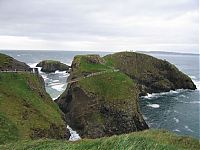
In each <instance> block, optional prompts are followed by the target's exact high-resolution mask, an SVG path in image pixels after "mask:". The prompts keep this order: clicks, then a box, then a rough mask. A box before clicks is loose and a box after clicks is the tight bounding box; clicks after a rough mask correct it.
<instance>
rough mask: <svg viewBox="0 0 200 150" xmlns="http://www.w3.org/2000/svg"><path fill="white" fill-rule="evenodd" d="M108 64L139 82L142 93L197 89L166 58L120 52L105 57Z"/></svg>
mask: <svg viewBox="0 0 200 150" xmlns="http://www.w3.org/2000/svg"><path fill="white" fill-rule="evenodd" d="M104 59H105V60H106V61H107V64H108V65H110V66H113V67H115V68H117V69H119V70H120V71H122V72H124V73H125V74H127V75H128V76H129V77H130V78H132V79H133V80H134V81H135V82H137V83H138V84H139V87H140V91H141V93H140V95H146V93H153V92H154V93H158V92H168V91H170V90H175V89H191V90H194V89H196V86H195V84H194V83H193V82H192V80H191V79H190V78H189V77H188V76H187V75H185V74H184V73H182V72H181V71H179V70H178V69H177V68H176V67H175V66H174V65H173V64H170V63H169V62H167V61H166V60H161V59H157V58H155V57H152V56H149V55H146V54H141V53H134V52H120V53H115V54H111V55H107V56H105V57H104Z"/></svg>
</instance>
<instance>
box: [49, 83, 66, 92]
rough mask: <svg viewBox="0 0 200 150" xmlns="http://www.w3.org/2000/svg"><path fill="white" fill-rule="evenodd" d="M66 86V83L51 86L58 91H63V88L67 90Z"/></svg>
mask: <svg viewBox="0 0 200 150" xmlns="http://www.w3.org/2000/svg"><path fill="white" fill-rule="evenodd" d="M64 86H65V84H56V85H53V86H51V88H52V89H55V90H57V91H59V92H60V91H63V90H65V89H64V88H63V87H64Z"/></svg>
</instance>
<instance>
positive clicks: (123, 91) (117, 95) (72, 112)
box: [56, 55, 148, 138]
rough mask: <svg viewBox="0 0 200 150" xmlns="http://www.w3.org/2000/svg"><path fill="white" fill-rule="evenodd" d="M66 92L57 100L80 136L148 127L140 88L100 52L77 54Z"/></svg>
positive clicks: (138, 129)
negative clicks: (140, 105)
mask: <svg viewBox="0 0 200 150" xmlns="http://www.w3.org/2000/svg"><path fill="white" fill-rule="evenodd" d="M77 78H78V79H79V80H78V81H77V82H74V83H71V84H68V87H67V89H66V91H65V92H64V93H63V94H62V95H61V96H60V97H59V98H58V99H57V100H56V102H57V103H58V105H59V107H60V108H61V110H62V111H63V112H64V113H65V114H66V120H67V122H68V124H69V125H70V126H71V127H72V128H73V129H75V130H76V131H77V132H78V133H79V134H80V135H81V137H86V138H97V137H103V136H111V135H114V134H123V133H130V132H133V131H140V130H144V129H147V128H148V126H147V124H146V123H145V121H144V119H143V117H142V114H141V112H140V109H139V104H138V97H139V90H138V88H137V85H136V84H135V83H134V82H133V80H131V79H130V78H129V77H128V76H127V75H125V74H124V73H121V72H119V71H117V70H115V69H114V68H113V67H109V66H107V65H106V64H105V60H104V59H103V58H101V57H100V56H98V55H82V56H76V57H75V58H74V60H73V62H72V71H71V74H70V79H71V80H72V79H77Z"/></svg>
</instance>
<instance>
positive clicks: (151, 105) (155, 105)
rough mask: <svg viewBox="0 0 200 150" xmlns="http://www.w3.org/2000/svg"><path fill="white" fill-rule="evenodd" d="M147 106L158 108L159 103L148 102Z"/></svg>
mask: <svg viewBox="0 0 200 150" xmlns="http://www.w3.org/2000/svg"><path fill="white" fill-rule="evenodd" d="M147 106H149V107H153V108H159V107H160V105H158V104H148V105H147Z"/></svg>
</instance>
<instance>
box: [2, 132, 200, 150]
mask: <svg viewBox="0 0 200 150" xmlns="http://www.w3.org/2000/svg"><path fill="white" fill-rule="evenodd" d="M0 149H8V150H9V149H10V150H12V149H15V150H21V149H28V150H43V149H48V150H54V149H57V150H62V149H66V150H118V149H119V150H134V149H136V150H145V149H146V150H184V149H187V150H198V149H200V144H199V141H198V140H196V139H192V138H189V137H179V136H176V135H175V134H172V133H170V132H167V131H164V130H146V131H142V132H135V133H130V134H124V135H119V136H112V137H104V138H99V139H93V140H90V139H84V140H80V141H76V142H69V141H61V140H48V139H40V140H33V141H30V140H26V141H18V142H15V143H9V144H5V145H2V146H0Z"/></svg>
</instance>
